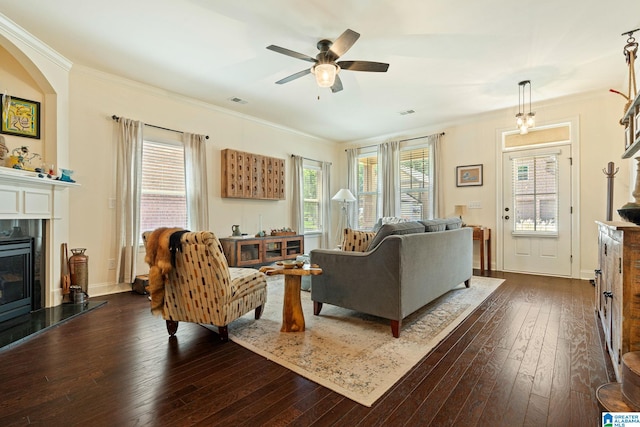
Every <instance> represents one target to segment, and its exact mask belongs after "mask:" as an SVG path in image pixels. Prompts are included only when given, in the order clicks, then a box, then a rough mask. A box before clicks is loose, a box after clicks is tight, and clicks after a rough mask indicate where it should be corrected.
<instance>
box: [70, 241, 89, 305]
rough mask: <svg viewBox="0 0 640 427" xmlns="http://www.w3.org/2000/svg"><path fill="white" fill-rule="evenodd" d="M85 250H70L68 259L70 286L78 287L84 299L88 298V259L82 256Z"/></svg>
mask: <svg viewBox="0 0 640 427" xmlns="http://www.w3.org/2000/svg"><path fill="white" fill-rule="evenodd" d="M85 251H86V249H85V248H76V249H71V253H72V254H73V255H71V258H69V272H70V273H71V286H80V288H81V289H82V292H83V293H84V294H85V296H86V297H89V293H88V291H89V257H88V256H87V255H85V254H84V252H85Z"/></svg>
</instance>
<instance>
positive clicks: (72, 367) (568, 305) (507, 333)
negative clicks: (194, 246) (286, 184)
mask: <svg viewBox="0 0 640 427" xmlns="http://www.w3.org/2000/svg"><path fill="white" fill-rule="evenodd" d="M476 273H477V272H476ZM492 275H493V276H495V277H503V278H505V279H506V281H505V283H504V284H503V285H502V286H501V287H500V288H498V290H497V291H496V292H494V294H493V295H492V296H491V297H490V298H489V299H488V300H487V301H485V302H484V303H483V304H482V305H481V306H480V307H479V308H478V309H477V310H476V311H475V312H474V313H473V314H472V315H471V316H470V317H469V318H467V319H466V320H465V322H464V323H463V324H462V325H460V327H458V328H457V329H456V330H455V331H453V332H452V333H451V334H450V335H449V336H448V337H447V338H446V340H444V341H443V342H442V343H441V344H440V345H439V346H438V347H436V348H435V349H434V350H433V351H432V352H431V353H430V354H429V355H427V356H426V357H425V358H424V359H423V360H422V361H421V362H420V363H419V364H418V365H416V366H415V367H414V368H413V369H412V370H411V371H410V372H409V373H408V374H407V375H406V376H405V377H404V378H403V379H402V380H401V381H399V382H398V383H397V384H396V385H395V386H394V387H393V388H392V389H391V390H390V391H389V392H387V393H386V394H385V395H384V396H383V397H382V398H381V399H380V400H379V401H378V402H377V403H376V404H375V405H374V406H373V407H371V408H368V407H365V406H361V405H359V404H357V403H354V402H352V401H351V400H349V399H347V398H344V397H342V396H341V395H339V394H336V393H334V392H332V391H330V390H328V389H326V388H324V387H321V386H319V385H317V384H315V383H313V382H311V381H309V380H307V379H305V378H303V377H300V376H299V375H296V374H294V373H292V372H291V371H289V370H287V369H285V368H283V367H281V366H279V365H277V364H275V363H272V362H270V361H268V360H266V359H265V358H263V357H261V356H258V355H256V354H255V353H252V352H251V351H249V350H246V349H244V348H242V347H240V346H238V345H236V344H235V343H233V342H228V343H226V344H223V343H220V342H218V340H217V336H216V335H215V334H213V333H212V332H210V331H209V330H208V329H205V328H203V327H201V326H198V325H194V324H187V323H181V324H180V327H179V329H178V333H177V336H176V338H175V339H169V338H168V335H167V332H166V329H165V322H164V321H163V320H162V319H160V318H157V317H154V316H152V315H151V314H150V313H149V305H148V300H147V297H146V296H141V295H137V294H133V293H125V294H117V295H111V296H108V297H101V298H100V299H107V300H108V303H107V304H106V305H104V306H102V307H100V308H97V309H95V310H93V311H91V312H89V313H87V314H83V315H82V316H79V317H77V318H74V319H71V320H69V321H67V322H65V323H63V324H61V325H59V326H57V327H54V328H52V329H50V330H48V331H46V332H44V333H41V334H39V335H37V336H35V337H33V338H32V339H29V340H27V341H26V342H23V343H21V344H19V345H17V346H15V347H14V348H11V349H9V350H6V351H2V352H0V425H2V426H16V425H28V424H40V425H48V426H69V425H83V426H86V425H90V426H138V425H153V426H182V425H203V426H216V425H223V426H236V425H247V426H258V425H274V426H275V425H299V426H309V425H314V426H330V425H338V426H355V425H361V426H372V425H380V426H402V425H408V426H418V425H419V426H428V425H438V426H452V425H456V426H545V425H549V426H595V425H599V420H600V414H599V411H598V408H597V404H596V400H595V389H596V388H597V387H598V386H600V385H601V384H604V383H606V382H609V381H612V380H614V379H613V377H612V369H611V366H610V362H608V360H607V359H605V356H604V352H603V348H602V333H601V329H600V328H599V327H598V323H597V322H596V316H595V311H594V305H593V295H594V288H593V286H592V285H591V284H590V283H589V282H587V281H579V280H569V279H560V278H550V277H540V276H529V275H519V274H507V273H493V274H492ZM309 315H311V313H309Z"/></svg>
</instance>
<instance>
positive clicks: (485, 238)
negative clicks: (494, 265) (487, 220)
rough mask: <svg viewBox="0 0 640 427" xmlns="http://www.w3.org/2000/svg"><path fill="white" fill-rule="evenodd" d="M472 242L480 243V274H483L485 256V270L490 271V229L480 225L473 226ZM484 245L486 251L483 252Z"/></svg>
mask: <svg viewBox="0 0 640 427" xmlns="http://www.w3.org/2000/svg"><path fill="white" fill-rule="evenodd" d="M470 227H473V240H479V241H480V272H481V273H484V265H485V262H484V260H485V254H486V258H487V270H489V271H491V229H490V228H488V227H483V226H480V225H473V226H470ZM485 243H486V246H487V251H486V252H485V250H484V248H485Z"/></svg>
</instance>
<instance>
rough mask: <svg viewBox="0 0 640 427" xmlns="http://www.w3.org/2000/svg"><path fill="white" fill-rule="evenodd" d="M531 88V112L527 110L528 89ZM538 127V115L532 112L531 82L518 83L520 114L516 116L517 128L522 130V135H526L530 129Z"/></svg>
mask: <svg viewBox="0 0 640 427" xmlns="http://www.w3.org/2000/svg"><path fill="white" fill-rule="evenodd" d="M527 85H528V86H529V112H528V113H525V109H526V105H527V102H526V97H527V92H526V88H527ZM535 125H536V113H534V112H532V111H531V80H523V81H521V82H520V83H518V114H516V126H517V127H518V129H520V134H521V135H525V134H527V133H528V132H529V129H530V128H532V127H534V126H535Z"/></svg>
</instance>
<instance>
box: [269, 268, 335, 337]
mask: <svg viewBox="0 0 640 427" xmlns="http://www.w3.org/2000/svg"><path fill="white" fill-rule="evenodd" d="M260 271H261V272H263V273H264V274H266V275H267V276H274V275H276V274H282V275H284V301H283V303H282V328H280V332H303V331H304V313H303V312H302V302H301V301H300V285H301V282H302V276H311V275H313V276H317V275H318V274H322V269H321V268H320V267H318V266H317V265H315V264H314V265H312V266H309V265H308V264H305V265H304V266H303V267H301V268H297V267H294V268H284V267H282V266H279V265H278V266H275V267H273V266H264V267H260Z"/></svg>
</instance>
